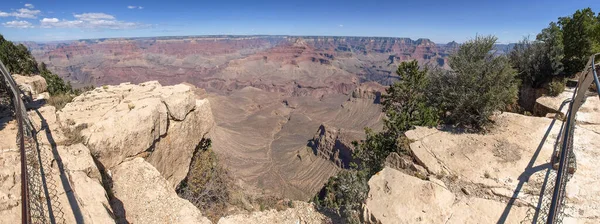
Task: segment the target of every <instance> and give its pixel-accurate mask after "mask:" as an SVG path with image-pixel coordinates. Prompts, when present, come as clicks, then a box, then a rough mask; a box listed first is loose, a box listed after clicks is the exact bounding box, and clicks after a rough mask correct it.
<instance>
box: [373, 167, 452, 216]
mask: <svg viewBox="0 0 600 224" xmlns="http://www.w3.org/2000/svg"><path fill="white" fill-rule="evenodd" d="M369 189H370V191H369V196H368V198H367V202H366V203H365V211H364V213H365V214H364V217H365V219H366V221H370V222H374V223H444V222H446V220H448V218H449V217H450V215H451V214H452V210H451V208H452V204H453V203H454V194H452V192H450V191H449V190H447V189H446V188H444V187H442V186H440V185H438V184H436V183H434V182H430V181H424V180H421V179H419V178H416V177H413V176H410V175H407V174H404V173H402V172H400V171H398V170H395V169H391V168H387V167H386V168H384V169H383V170H382V171H380V172H379V173H377V174H375V175H373V177H371V179H370V180H369Z"/></svg>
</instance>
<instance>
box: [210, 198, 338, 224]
mask: <svg viewBox="0 0 600 224" xmlns="http://www.w3.org/2000/svg"><path fill="white" fill-rule="evenodd" d="M326 220H328V219H327V217H325V216H324V215H323V214H321V213H319V212H318V211H317V210H316V209H315V207H314V205H313V204H312V203H306V202H299V201H295V202H293V206H292V208H288V209H286V210H283V211H276V210H274V209H273V210H268V211H262V212H254V213H252V214H240V215H231V216H227V217H223V218H221V219H220V220H219V222H218V223H219V224H238V223H239V224H244V223H281V224H321V223H326Z"/></svg>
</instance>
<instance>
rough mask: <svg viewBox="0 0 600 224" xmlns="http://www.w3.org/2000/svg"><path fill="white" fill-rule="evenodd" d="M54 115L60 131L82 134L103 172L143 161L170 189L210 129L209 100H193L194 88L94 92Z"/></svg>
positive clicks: (153, 85) (150, 85) (152, 86)
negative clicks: (135, 159)
mask: <svg viewBox="0 0 600 224" xmlns="http://www.w3.org/2000/svg"><path fill="white" fill-rule="evenodd" d="M58 115H59V120H60V121H61V122H62V124H63V126H65V127H68V128H69V129H73V130H81V136H82V138H83V143H84V144H85V145H86V146H88V147H89V148H90V150H91V152H92V153H93V154H94V155H95V157H96V158H97V159H98V161H99V162H101V163H102V165H103V166H104V168H106V169H109V170H110V169H112V168H113V167H115V166H116V165H118V164H120V163H121V162H123V161H124V160H125V159H127V158H130V157H136V156H139V157H143V158H146V160H147V161H148V162H149V163H150V164H152V165H153V166H154V167H156V168H157V169H158V170H159V172H160V173H161V174H162V175H163V176H164V177H165V178H166V179H167V180H168V181H169V182H170V183H171V184H170V185H171V186H172V188H173V189H174V188H175V187H176V186H177V185H178V184H179V182H181V180H183V178H185V176H186V174H187V172H188V168H189V167H188V164H189V163H190V161H191V158H192V154H193V151H194V149H195V148H196V145H197V144H198V143H199V142H200V140H201V139H202V138H203V137H204V135H205V134H206V133H208V131H209V129H211V127H212V126H213V124H214V121H213V117H212V113H211V110H210V104H209V102H208V100H206V99H196V95H195V94H194V87H191V86H189V85H183V84H180V85H175V86H164V87H163V86H161V85H160V84H159V83H158V82H147V83H142V84H140V85H133V84H129V83H124V84H121V85H118V86H104V87H100V88H96V89H95V90H92V91H90V92H86V93H84V94H82V95H80V96H78V97H76V98H75V99H74V100H73V102H71V103H69V104H67V106H65V108H63V109H62V110H61V111H59V112H58ZM173 164H182V165H177V166H174V165H173ZM183 164H185V165H183Z"/></svg>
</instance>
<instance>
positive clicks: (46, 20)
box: [40, 18, 59, 23]
mask: <svg viewBox="0 0 600 224" xmlns="http://www.w3.org/2000/svg"><path fill="white" fill-rule="evenodd" d="M58 21H59V20H58V19H57V18H43V19H42V20H40V22H41V23H57V22H58Z"/></svg>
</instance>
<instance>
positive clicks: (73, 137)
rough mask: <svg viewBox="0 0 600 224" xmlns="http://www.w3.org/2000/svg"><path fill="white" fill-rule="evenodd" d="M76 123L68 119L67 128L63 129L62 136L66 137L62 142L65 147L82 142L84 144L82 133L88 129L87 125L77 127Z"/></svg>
mask: <svg viewBox="0 0 600 224" xmlns="http://www.w3.org/2000/svg"><path fill="white" fill-rule="evenodd" d="M73 125H75V122H74V121H73V120H71V119H67V122H66V126H63V127H62V134H63V135H64V136H65V139H64V140H63V141H62V142H61V144H63V145H74V144H77V143H80V142H83V135H81V131H82V130H83V129H85V128H87V124H81V125H77V126H73Z"/></svg>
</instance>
